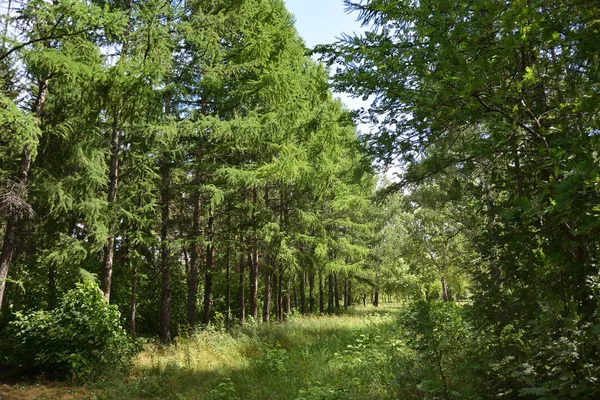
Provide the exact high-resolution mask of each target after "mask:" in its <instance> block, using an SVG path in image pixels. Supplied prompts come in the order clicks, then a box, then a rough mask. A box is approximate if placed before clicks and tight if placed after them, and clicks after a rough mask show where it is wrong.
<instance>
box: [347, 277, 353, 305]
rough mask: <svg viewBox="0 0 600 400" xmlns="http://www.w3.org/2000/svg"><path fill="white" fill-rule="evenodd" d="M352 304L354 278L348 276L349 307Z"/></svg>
mask: <svg viewBox="0 0 600 400" xmlns="http://www.w3.org/2000/svg"><path fill="white" fill-rule="evenodd" d="M350 306H352V279H350V278H348V307H350Z"/></svg>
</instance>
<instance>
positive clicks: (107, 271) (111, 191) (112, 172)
mask: <svg viewBox="0 0 600 400" xmlns="http://www.w3.org/2000/svg"><path fill="white" fill-rule="evenodd" d="M114 113H115V115H114V116H113V123H112V128H111V138H110V166H109V170H108V195H107V199H106V200H107V202H108V205H109V207H114V205H115V204H116V202H117V186H118V183H119V111H118V110H115V111H114ZM109 212H111V213H114V212H115V210H114V209H113V208H109ZM113 217H114V215H111V216H110V218H111V222H110V227H109V233H108V239H107V240H106V244H105V245H104V265H103V270H102V284H101V289H102V293H104V298H105V299H106V300H107V301H108V300H110V288H111V285H112V274H113V258H114V254H115V233H116V229H117V226H116V221H113V220H112V219H113Z"/></svg>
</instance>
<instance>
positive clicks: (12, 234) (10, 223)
mask: <svg viewBox="0 0 600 400" xmlns="http://www.w3.org/2000/svg"><path fill="white" fill-rule="evenodd" d="M48 82H49V78H45V79H44V80H42V81H41V82H40V85H39V88H38V96H37V100H36V102H35V108H34V110H35V116H36V117H37V118H38V120H39V119H40V118H41V115H42V110H43V108H44V104H45V103H46V96H47V94H48ZM30 168H31V152H30V150H29V147H28V146H27V145H24V146H23V152H22V155H21V167H20V169H19V173H18V175H17V184H18V185H19V188H20V196H22V198H23V199H24V198H25V197H26V195H27V194H26V191H27V184H28V182H29V169H30ZM23 212H24V211H23ZM20 219H21V218H20V215H19V212H18V211H16V212H13V213H11V214H10V215H9V217H8V219H7V221H6V228H5V231H4V239H3V243H2V253H1V254H0V310H1V309H2V302H3V299H4V288H5V287H6V278H7V277H8V268H9V266H10V261H11V260H12V256H13V254H14V251H15V246H16V242H17V236H18V235H19V224H20Z"/></svg>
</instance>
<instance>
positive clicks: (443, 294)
mask: <svg viewBox="0 0 600 400" xmlns="http://www.w3.org/2000/svg"><path fill="white" fill-rule="evenodd" d="M442 299H443V300H444V302H445V303H447V302H448V288H446V276H445V275H442Z"/></svg>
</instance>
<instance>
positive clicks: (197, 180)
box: [187, 101, 206, 331]
mask: <svg viewBox="0 0 600 400" xmlns="http://www.w3.org/2000/svg"><path fill="white" fill-rule="evenodd" d="M202 114H204V115H206V103H205V102H204V101H203V103H202ZM203 156H204V146H203V142H202V138H201V137H198V143H197V146H196V172H195V176H194V186H195V187H194V191H193V194H192V202H193V204H194V211H193V214H192V247H191V252H190V253H191V254H190V268H189V274H188V282H187V283H188V285H187V286H188V296H187V322H188V326H189V327H190V329H191V330H192V331H193V330H194V329H196V318H197V310H196V305H197V303H198V283H199V279H198V275H199V273H198V265H199V258H200V252H199V249H200V246H199V245H198V239H199V238H200V213H201V209H202V205H201V204H200V186H201V185H202V178H201V173H200V166H201V165H202V159H203Z"/></svg>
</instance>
